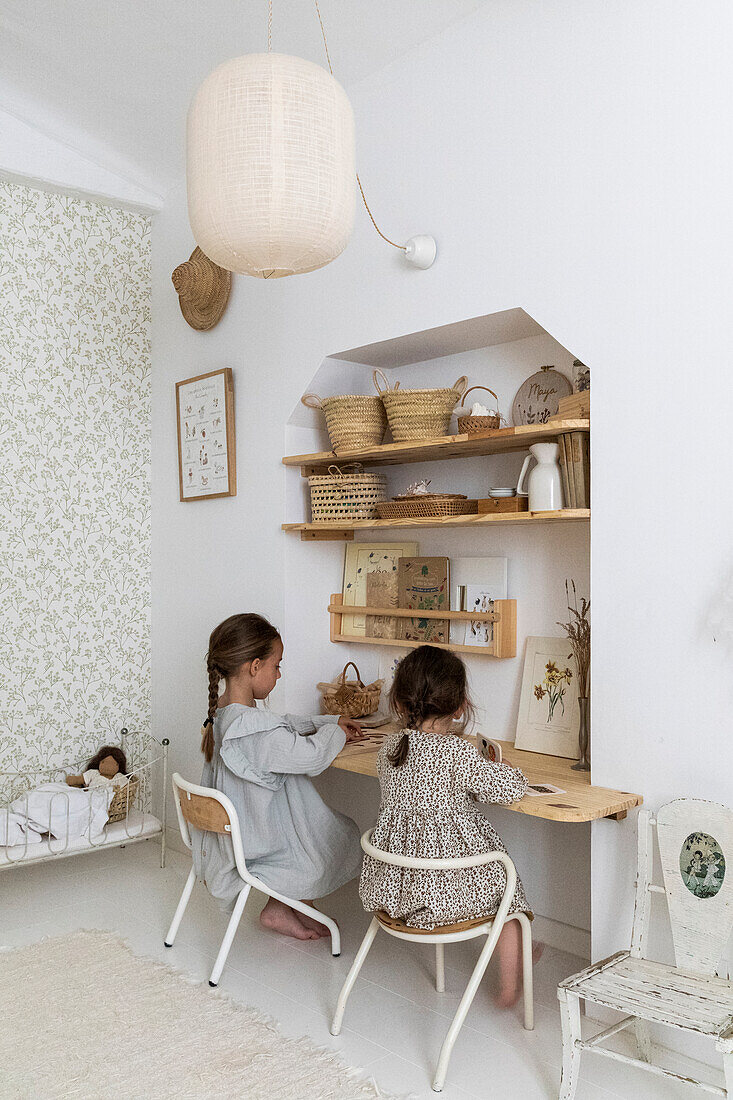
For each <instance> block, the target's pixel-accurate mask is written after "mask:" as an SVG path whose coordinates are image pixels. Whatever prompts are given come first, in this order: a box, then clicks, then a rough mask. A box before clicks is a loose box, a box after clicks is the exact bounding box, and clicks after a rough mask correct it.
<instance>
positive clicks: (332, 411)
mask: <svg viewBox="0 0 733 1100" xmlns="http://www.w3.org/2000/svg"><path fill="white" fill-rule="evenodd" d="M300 400H301V401H302V403H303V404H304V405H305V406H306V408H308V409H320V410H321V412H322V413H323V415H324V416H325V418H326V428H327V429H328V438H329V439H330V440H331V446H332V447H333V449H334V451H335V452H338V451H350V450H355V449H358V448H359V447H378V446H379V444H380V443H381V442H382V440H383V439H384V433H385V431H386V430H387V414H386V412H385V411H384V405H383V403H382V399H381V397H368V396H366V395H364V394H360V393H345V394H341V395H339V396H337V397H318V395H317V394H315V393H306V394H304V395H303V396H302V397H301V399H300Z"/></svg>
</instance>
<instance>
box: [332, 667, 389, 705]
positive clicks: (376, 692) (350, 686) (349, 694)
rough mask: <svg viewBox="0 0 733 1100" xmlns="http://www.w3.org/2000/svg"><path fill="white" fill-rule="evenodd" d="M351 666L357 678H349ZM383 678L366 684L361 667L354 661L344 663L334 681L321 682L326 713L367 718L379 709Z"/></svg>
mask: <svg viewBox="0 0 733 1100" xmlns="http://www.w3.org/2000/svg"><path fill="white" fill-rule="evenodd" d="M349 666H351V668H353V670H354V672H355V673H356V680H347V679H346V671H347V669H348V668H349ZM383 682H384V681H383V680H375V681H374V683H373V684H364V682H363V681H362V678H361V676H360V674H359V669H358V668H357V667H356V665H355V664H354V662H353V661H349V662H348V663H347V664H345V665H344V668H343V672H342V673H341V675H340V676H337V678H336V679H335V680H334V681H333V682H332V683H327V684H319V685H318V690H319V691H320V692H321V702H322V705H323V713H324V714H341V715H343V716H344V717H346V718H366V717H367V716H368V715H369V714H376V712H377V711H378V710H379V696H380V695H381V693H382V684H383Z"/></svg>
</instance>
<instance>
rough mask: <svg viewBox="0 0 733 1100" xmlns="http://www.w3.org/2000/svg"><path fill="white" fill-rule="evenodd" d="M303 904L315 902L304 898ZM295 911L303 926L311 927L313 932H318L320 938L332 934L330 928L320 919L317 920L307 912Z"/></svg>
mask: <svg viewBox="0 0 733 1100" xmlns="http://www.w3.org/2000/svg"><path fill="white" fill-rule="evenodd" d="M303 904H304V905H313V902H312V901H305V900H304V901H303ZM293 912H294V913H295V915H296V917H297V918H298V920H299V921H300V923H301V924H302V925H303V927H304V928H309V929H310V930H311V931H312V932H317V933H318V936H319V938H321V939H323V938H325V937H326V936H330V935H331V930H330V928H327V927H326V925H325V924H321V922H320V921H319V920H316V919H315V917H311V916H308V914H307V913H301V912H299V910H297V909H294V910H293Z"/></svg>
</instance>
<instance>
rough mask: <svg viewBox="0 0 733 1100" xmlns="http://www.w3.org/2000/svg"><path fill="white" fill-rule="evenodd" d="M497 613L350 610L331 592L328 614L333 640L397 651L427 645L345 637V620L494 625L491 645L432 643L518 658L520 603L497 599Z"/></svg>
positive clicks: (456, 650)
mask: <svg viewBox="0 0 733 1100" xmlns="http://www.w3.org/2000/svg"><path fill="white" fill-rule="evenodd" d="M494 609H495V610H494V612H493V614H487V613H486V612H485V611H484V612H483V613H479V614H476V613H474V612H472V611H422V610H420V608H416V607H412V608H403V607H400V608H397V607H352V606H351V605H349V606H348V607H346V606H344V602H343V596H342V594H341V593H340V592H332V593H331V602H330V604H329V605H328V611H329V614H330V616H331V641H332V642H356V643H357V644H360V645H387V646H392V647H393V648H395V649H417V647H418V646H421V645H425V644H426V643H425V642H414V641H409V640H408V639H406V638H367V637H361V636H359V635H353V634H344V633H343V620H344V618H348V616H349V615H380V616H384V617H387V616H389V618H391V619H448V620H450V621H453V622H455V621H456V620H457V621H459V622H464V623H465V622H482V623H485V622H492V623H493V624H494V637H493V641H492V643H491V645H490V646H482V645H458V644H455V643H452V642H451V643H447V642H445V643H443V642H428V643H427V644H428V645H432V646H435V648H436V649H447V650H450V652H451V653H473V654H475V655H476V656H478V657H516V655H517V601H516V600H495V601H494Z"/></svg>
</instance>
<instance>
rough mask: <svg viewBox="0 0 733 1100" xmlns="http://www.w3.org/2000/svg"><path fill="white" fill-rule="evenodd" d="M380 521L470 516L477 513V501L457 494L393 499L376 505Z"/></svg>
mask: <svg viewBox="0 0 733 1100" xmlns="http://www.w3.org/2000/svg"><path fill="white" fill-rule="evenodd" d="M377 511H378V513H379V518H380V519H427V518H428V517H431V518H434V519H438V518H440V517H441V516H471V515H475V514H476V513H478V501H477V500H468V499H467V498H466V497H465V496H462V495H460V494H459V493H421V494H420V496H415V497H395V499H394V500H387V501H384V502H383V503H382V504H378V505H377Z"/></svg>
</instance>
